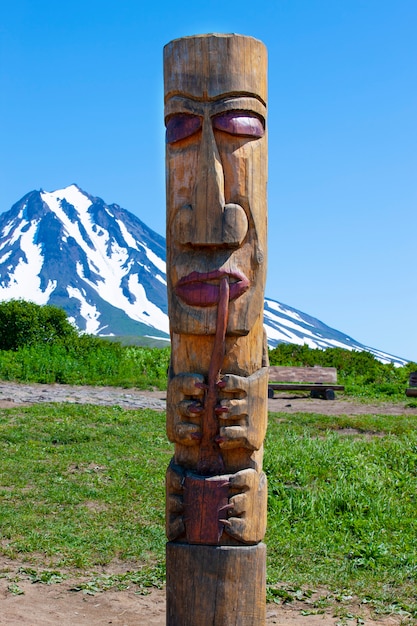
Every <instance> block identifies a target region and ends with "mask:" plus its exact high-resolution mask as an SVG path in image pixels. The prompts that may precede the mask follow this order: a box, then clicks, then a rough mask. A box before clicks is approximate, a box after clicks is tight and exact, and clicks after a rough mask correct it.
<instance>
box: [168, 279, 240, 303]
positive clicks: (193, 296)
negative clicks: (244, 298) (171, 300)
mask: <svg viewBox="0 0 417 626" xmlns="http://www.w3.org/2000/svg"><path fill="white" fill-rule="evenodd" d="M225 277H226V278H227V279H228V281H229V300H235V299H236V298H239V297H240V296H241V295H242V294H243V293H245V291H246V290H247V289H248V288H249V280H248V278H246V276H245V275H244V274H241V273H240V272H226V271H224V270H215V271H213V272H205V273H204V272H191V274H188V275H187V276H184V277H183V278H181V279H180V280H179V281H178V282H177V284H176V285H175V288H174V291H175V293H176V294H177V296H178V297H179V298H181V300H183V302H185V303H186V304H189V305H191V306H202V307H204V306H214V305H215V304H218V302H219V297H220V281H221V279H222V278H225Z"/></svg>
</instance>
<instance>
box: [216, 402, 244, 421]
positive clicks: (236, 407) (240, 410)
mask: <svg viewBox="0 0 417 626" xmlns="http://www.w3.org/2000/svg"><path fill="white" fill-rule="evenodd" d="M220 406H221V407H222V408H223V407H224V408H225V409H227V413H226V412H225V413H224V416H223V417H224V418H226V419H228V418H229V417H230V418H233V417H240V416H247V414H248V401H247V400H246V399H245V398H244V399H243V400H236V399H233V400H227V399H225V400H221V401H220Z"/></svg>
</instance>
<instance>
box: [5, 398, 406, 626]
mask: <svg viewBox="0 0 417 626" xmlns="http://www.w3.org/2000/svg"><path fill="white" fill-rule="evenodd" d="M416 433H417V416H415V417H407V418H406V417H402V416H398V417H386V416H379V417H376V416H361V417H356V418H350V417H338V418H334V417H324V416H321V415H311V414H302V413H299V414H295V415H289V414H285V413H280V414H271V415H270V420H269V427H268V433H267V438H266V446H265V447H266V451H265V460H264V467H265V471H266V473H267V475H268V482H269V513H268V531H267V536H266V543H267V546H268V598H269V600H275V601H278V602H283V601H285V602H288V601H291V599H296V598H297V599H300V598H301V599H302V598H304V599H305V600H306V601H307V600H308V598H309V594H310V595H311V593H312V592H313V591H314V590H317V589H319V590H320V589H326V592H324V591H323V592H322V593H321V595H320V597H319V599H318V600H316V601H315V602H314V603H309V604H307V602H306V611H310V612H316V613H317V612H320V611H322V610H324V609H325V607H326V606H328V605H329V604H332V605H333V604H334V605H335V606H336V608H337V606H339V609H338V610H341V608H340V607H342V606H343V603H342V604H340V603H339V601H338V599H340V598H343V597H344V598H348V597H351V596H357V597H359V598H360V600H361V602H364V603H367V605H368V606H371V607H372V608H373V610H374V611H375V612H377V613H378V612H379V613H389V612H397V613H401V614H402V615H403V616H405V617H407V618H408V617H409V618H410V619H411V618H413V619H414V618H416V617H417V601H416V598H415V588H416V583H417V546H416V542H415V537H416V532H417V521H416V516H415V510H416V506H417V435H416ZM171 455H172V446H171V445H170V444H169V443H168V442H167V439H166V435H165V415H164V413H158V412H155V411H150V410H137V411H134V410H131V411H127V410H123V409H121V408H119V407H117V406H115V407H95V406H88V405H87V406H79V405H71V404H51V405H35V406H33V407H27V408H14V409H3V410H0V498H1V503H2V505H1V510H2V514H1V516H0V533H1V537H2V541H1V547H0V551H1V553H2V554H4V555H6V556H8V557H9V558H13V559H19V560H20V561H21V562H23V565H22V568H21V570H20V572H21V576H22V577H27V576H28V575H30V576H35V578H37V579H39V580H40V581H42V579H45V580H46V579H48V580H49V578H53V580H55V581H56V582H57V581H59V580H62V578H63V577H64V576H65V572H66V571H67V568H72V572H73V573H74V572H77V571H80V572H84V573H85V572H89V573H90V579H88V580H87V582H85V579H84V582H82V583H81V582H80V585H79V586H78V588H79V589H83V590H84V591H85V592H88V593H96V592H98V591H102V590H105V589H108V588H109V587H113V588H125V587H127V586H128V585H130V586H133V587H134V588H135V589H137V590H138V591H139V592H140V591H141V590H143V589H144V588H145V587H146V586H149V585H162V584H163V582H164V544H165V535H164V475H165V471H166V467H167V465H168V462H169V459H170V457H171ZM25 562H27V564H28V565H27V566H25ZM115 562H116V563H119V564H120V563H121V562H122V563H125V566H124V567H122V568H120V567H119V573H113V574H109V575H103V574H101V575H98V574H97V573H96V572H97V570H98V568H99V566H103V565H108V564H112V563H115ZM28 572H29V573H28ZM120 572H122V573H120ZM0 575H2V576H6V577H7V575H8V572H7V570H5V571H3V573H2V574H1V573H0ZM53 580H52V582H53ZM49 582H51V581H49ZM11 583H13V584H14V585H16V586H17V587H16V588H17V589H18V588H19V587H18V583H19V580H18V579H17V580H16V578H13V580H12V581H11ZM16 593H17V591H16ZM357 623H361V622H357ZM404 623H406V622H404Z"/></svg>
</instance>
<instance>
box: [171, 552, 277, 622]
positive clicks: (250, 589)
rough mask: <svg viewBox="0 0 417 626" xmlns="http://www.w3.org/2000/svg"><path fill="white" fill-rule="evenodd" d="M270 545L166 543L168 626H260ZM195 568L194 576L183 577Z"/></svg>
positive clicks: (264, 604) (263, 617)
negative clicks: (266, 557) (240, 545)
mask: <svg viewBox="0 0 417 626" xmlns="http://www.w3.org/2000/svg"><path fill="white" fill-rule="evenodd" d="M265 556H266V548H265V545H264V544H263V543H259V544H257V545H256V546H247V547H232V546H188V545H186V544H181V543H168V544H167V547H166V558H167V585H166V594H167V626H197V625H198V626H262V625H263V624H265V613H266V598H265V588H266V580H265V578H266V575H265ZM186 572H190V573H191V572H192V577H190V576H184V575H181V574H185V573H186Z"/></svg>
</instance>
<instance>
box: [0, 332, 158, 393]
mask: <svg viewBox="0 0 417 626" xmlns="http://www.w3.org/2000/svg"><path fill="white" fill-rule="evenodd" d="M169 358H170V348H169V347H165V348H144V347H138V346H122V345H121V344H119V343H114V342H111V341H106V340H103V339H99V338H97V337H91V336H89V335H85V336H81V337H78V338H76V339H75V340H73V341H71V342H68V343H59V342H57V343H51V344H36V345H28V346H24V347H21V348H19V349H18V350H16V351H13V350H0V379H1V380H13V381H21V382H37V383H65V384H71V385H113V386H121V387H138V388H140V389H150V388H151V387H157V388H159V389H166V385H167V369H168V365H169Z"/></svg>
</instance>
